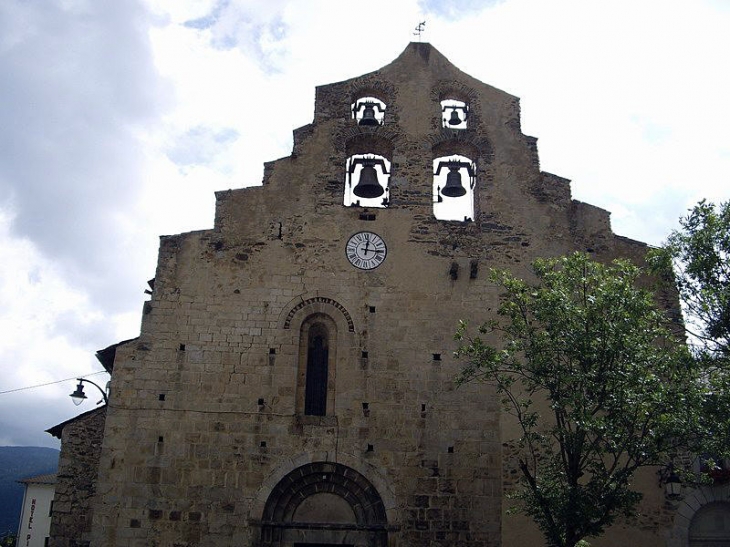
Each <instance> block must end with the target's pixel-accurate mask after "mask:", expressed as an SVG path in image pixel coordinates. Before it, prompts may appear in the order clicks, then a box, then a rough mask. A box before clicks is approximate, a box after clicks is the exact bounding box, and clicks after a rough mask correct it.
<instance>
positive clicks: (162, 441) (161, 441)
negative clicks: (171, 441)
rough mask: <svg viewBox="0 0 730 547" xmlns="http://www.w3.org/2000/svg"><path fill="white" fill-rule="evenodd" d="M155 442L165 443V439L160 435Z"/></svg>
mask: <svg viewBox="0 0 730 547" xmlns="http://www.w3.org/2000/svg"><path fill="white" fill-rule="evenodd" d="M157 442H158V443H164V442H165V438H164V437H163V436H162V435H160V436H159V437H157Z"/></svg>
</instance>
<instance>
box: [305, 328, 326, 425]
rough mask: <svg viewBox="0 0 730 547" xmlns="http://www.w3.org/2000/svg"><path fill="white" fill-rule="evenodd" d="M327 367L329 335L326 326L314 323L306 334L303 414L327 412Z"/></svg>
mask: <svg viewBox="0 0 730 547" xmlns="http://www.w3.org/2000/svg"><path fill="white" fill-rule="evenodd" d="M328 369H329V336H328V332H327V327H326V326H325V325H324V324H322V323H315V324H313V325H312V326H311V327H310V328H309V333H308V335H307V372H306V377H307V380H306V386H305V390H304V414H306V415H307V416H325V415H326V414H327V383H328Z"/></svg>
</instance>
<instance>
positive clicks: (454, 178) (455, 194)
mask: <svg viewBox="0 0 730 547" xmlns="http://www.w3.org/2000/svg"><path fill="white" fill-rule="evenodd" d="M441 193H442V194H443V195H445V196H446V197H447V198H459V197H461V196H463V195H464V194H466V189H465V188H464V186H462V184H461V173H459V165H453V166H452V165H449V172H448V174H447V175H446V185H445V186H444V189H443V190H441Z"/></svg>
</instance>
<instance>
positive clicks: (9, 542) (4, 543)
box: [0, 534, 16, 547]
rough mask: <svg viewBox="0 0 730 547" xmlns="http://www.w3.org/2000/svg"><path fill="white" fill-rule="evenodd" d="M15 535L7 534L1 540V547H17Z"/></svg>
mask: <svg viewBox="0 0 730 547" xmlns="http://www.w3.org/2000/svg"><path fill="white" fill-rule="evenodd" d="M15 544H16V537H15V534H6V535H4V536H3V537H1V538H0V547H15Z"/></svg>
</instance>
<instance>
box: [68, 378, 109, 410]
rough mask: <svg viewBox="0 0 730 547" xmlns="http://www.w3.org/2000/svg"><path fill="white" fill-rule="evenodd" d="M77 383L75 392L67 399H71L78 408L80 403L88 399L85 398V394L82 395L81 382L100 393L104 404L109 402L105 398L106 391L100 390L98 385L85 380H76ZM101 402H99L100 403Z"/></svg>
mask: <svg viewBox="0 0 730 547" xmlns="http://www.w3.org/2000/svg"><path fill="white" fill-rule="evenodd" d="M76 379H77V380H78V382H79V385H77V386H76V391H74V392H73V393H72V394H71V395H69V397H71V400H72V401H73V402H74V404H75V405H76V406H79V405H80V404H81V403H83V402H84V400H86V399H87V398H88V397H86V393H84V385H83V382H86V383H87V384H91V385H92V386H94V387H96V389H98V390H99V391H100V392H101V396H102V397H103V398H104V399H103V401H104V404H107V403H108V402H109V399H108V398H107V396H106V391H104V390H103V389H101V387H99V385H98V384H95V383H94V382H92V381H91V380H86V379H85V378H76ZM100 402H101V401H99V403H100ZM99 403H97V404H99Z"/></svg>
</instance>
